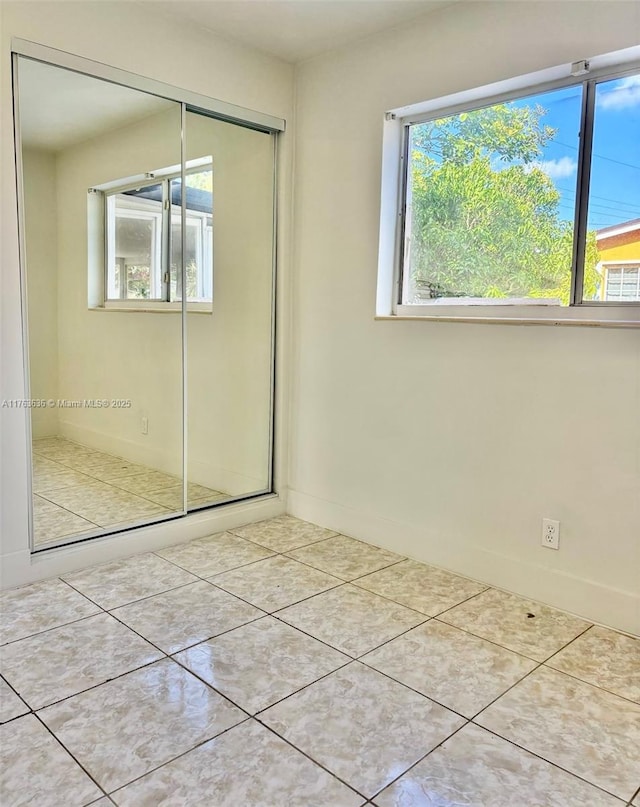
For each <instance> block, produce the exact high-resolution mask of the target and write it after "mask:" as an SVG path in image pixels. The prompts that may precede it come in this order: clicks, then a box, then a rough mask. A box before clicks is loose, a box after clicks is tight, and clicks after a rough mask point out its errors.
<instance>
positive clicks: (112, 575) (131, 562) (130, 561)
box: [64, 553, 197, 610]
mask: <svg viewBox="0 0 640 807" xmlns="http://www.w3.org/2000/svg"><path fill="white" fill-rule="evenodd" d="M64 579H65V580H67V581H68V582H69V584H70V585H72V586H73V587H74V588H77V589H78V590H79V591H81V592H82V593H83V594H86V596H87V597H89V599H91V600H93V601H94V602H96V603H98V605H100V606H101V607H102V608H106V609H107V610H111V609H112V608H117V607H118V606H119V605H127V604H128V603H130V602H135V601H136V600H141V599H142V598H143V597H150V596H151V595H153V594H160V593H161V592H163V591H169V589H172V588H177V587H178V586H182V585H184V584H185V583H195V582H196V579H197V578H195V577H194V576H193V575H192V574H189V573H188V572H186V571H185V570H184V569H179V568H178V567H177V566H175V565H174V564H172V563H169V561H167V560H164V559H163V558H159V557H158V556H157V555H154V554H152V553H149V554H146V555H134V557H132V558H127V559H126V560H117V561H114V562H113V563H105V564H103V565H101V566H90V567H89V568H88V569H82V570H81V571H79V572H71V573H70V574H66V575H65V576H64Z"/></svg>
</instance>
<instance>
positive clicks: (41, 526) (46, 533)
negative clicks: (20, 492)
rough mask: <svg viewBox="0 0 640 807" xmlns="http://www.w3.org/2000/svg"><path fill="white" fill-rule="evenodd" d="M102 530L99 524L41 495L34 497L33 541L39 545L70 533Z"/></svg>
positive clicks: (78, 533)
mask: <svg viewBox="0 0 640 807" xmlns="http://www.w3.org/2000/svg"><path fill="white" fill-rule="evenodd" d="M96 530H100V527H99V526H98V525H97V524H94V523H93V522H92V521H89V520H87V519H85V518H81V517H80V516H78V515H76V514H75V513H72V512H70V511H69V510H65V508H63V507H59V506H58V505H57V504H52V503H51V502H49V501H47V500H46V499H43V498H41V497H40V496H34V497H33V542H34V544H36V545H37V546H41V545H42V544H47V543H50V542H51V541H55V540H58V539H59V538H66V537H68V536H70V535H81V534H82V533H85V532H95V531H96Z"/></svg>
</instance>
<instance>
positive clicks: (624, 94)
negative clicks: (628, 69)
mask: <svg viewBox="0 0 640 807" xmlns="http://www.w3.org/2000/svg"><path fill="white" fill-rule="evenodd" d="M598 106H600V107H602V109H627V108H628V107H633V106H640V76H629V77H628V78H623V79H621V80H620V82H619V83H618V84H617V87H616V88H615V89H612V90H609V91H608V92H603V93H602V95H600V97H599V98H598Z"/></svg>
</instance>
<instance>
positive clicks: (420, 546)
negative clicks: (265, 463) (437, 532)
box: [287, 490, 640, 635]
mask: <svg viewBox="0 0 640 807" xmlns="http://www.w3.org/2000/svg"><path fill="white" fill-rule="evenodd" d="M287 512H289V513H290V514H291V515H293V516H297V517H298V518H302V519H305V520H306V521H312V522H314V523H315V524H319V525H321V526H323V527H327V528H329V529H332V530H336V531H337V532H341V533H344V534H346V535H351V536H353V537H354V538H360V539H361V540H363V541H367V542H368V543H372V544H375V545H377V546H381V547H383V548H384V549H389V550H391V551H393V552H398V553H399V554H402V555H406V556H407V557H410V558H414V559H415V560H419V561H422V562H424V563H430V564H432V565H434V566H440V567H441V568H443V569H447V570H449V571H451V572H454V573H456V574H460V575H464V576H466V577H471V578H473V579H475V580H478V581H480V582H482V583H486V584H487V585H491V586H495V587H496V588H500V589H504V590H505V591H511V592H513V593H514V594H519V595H520V596H523V597H528V598H530V599H533V600H536V601H537V602H541V603H545V604H547V605H551V606H553V607H555V608H561V609H563V610H564V611H569V612H570V613H572V614H575V615H576V616H580V617H582V618H584V619H587V620H589V621H591V622H597V623H599V624H602V625H608V626H610V627H612V628H617V629H618V630H622V631H625V632H627V633H632V634H635V635H638V634H640V595H634V594H632V593H630V592H627V591H621V590H619V589H615V588H611V587H608V586H604V585H602V584H600V583H597V582H595V581H593V580H585V579H583V578H580V577H576V576H574V575H571V574H567V573H566V572H562V571H558V570H555V569H550V568H548V567H545V566H539V565H537V564H533V563H530V562H527V561H524V560H521V559H518V558H514V557H510V556H507V555H503V554H499V553H496V552H493V551H491V550H488V549H485V548H483V547H481V546H478V545H477V544H474V543H473V542H472V541H464V540H461V539H459V538H455V537H451V536H447V539H446V540H442V536H438V537H437V538H436V536H433V535H430V534H429V531H428V530H427V529H418V528H416V527H414V526H412V525H410V524H403V523H401V522H396V521H389V520H387V519H383V518H380V517H379V516H375V515H371V514H369V513H365V512H361V511H358V510H354V509H352V508H349V507H345V506H344V505H341V504H336V503H335V502H328V501H324V500H322V499H318V498H316V497H314V496H309V495H308V494H306V493H300V492H298V491H295V490H289V493H288V507H287ZM390 536H392V538H391V539H390Z"/></svg>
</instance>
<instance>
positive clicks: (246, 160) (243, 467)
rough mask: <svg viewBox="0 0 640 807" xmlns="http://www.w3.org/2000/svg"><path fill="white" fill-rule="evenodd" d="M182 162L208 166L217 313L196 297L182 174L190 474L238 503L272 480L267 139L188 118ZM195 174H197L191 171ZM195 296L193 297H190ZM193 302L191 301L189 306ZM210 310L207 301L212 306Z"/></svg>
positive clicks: (270, 160) (194, 178) (195, 501)
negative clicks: (211, 168) (210, 179)
mask: <svg viewBox="0 0 640 807" xmlns="http://www.w3.org/2000/svg"><path fill="white" fill-rule="evenodd" d="M185 135H186V138H185V139H186V158H187V163H186V164H187V166H197V165H198V164H199V163H205V162H206V159H208V158H207V155H209V154H211V155H212V158H211V159H212V160H213V173H212V177H213V180H212V181H213V200H214V201H213V221H214V224H213V288H212V294H213V314H211V312H209V313H208V314H207V313H206V311H203V310H202V309H203V308H204V307H205V306H206V305H207V303H206V302H205V303H202V302H198V301H199V298H198V297H197V296H195V295H194V291H195V285H196V284H195V280H194V277H195V275H196V272H195V269H194V268H193V267H194V258H193V256H194V255H197V254H198V251H197V250H195V251H194V249H193V246H192V245H193V243H194V239H195V233H196V226H195V224H193V225H190V219H189V217H190V215H191V209H190V208H191V206H192V205H195V203H196V199H195V198H194V201H193V203H191V202H190V201H189V200H190V193H193V190H192V188H191V187H190V182H192V183H193V184H194V185H195V184H196V182H197V183H198V186H199V187H203V188H204V187H205V184H204V181H203V178H202V175H199V174H198V173H197V171H198V169H197V167H196V168H193V169H189V170H188V171H187V174H186V186H187V192H186V199H187V209H186V225H187V226H186V238H185V248H186V252H185V276H186V282H187V287H188V290H189V295H190V296H189V297H188V298H187V299H188V305H187V315H186V316H187V339H186V378H187V424H188V429H187V476H188V480H189V485H188V489H189V491H190V493H191V497H192V498H191V499H190V501H189V509H194V508H198V507H199V506H202V505H203V504H206V503H207V498H206V496H205V500H204V502H203V501H202V499H200V498H198V494H199V493H200V487H199V485H205V486H207V487H209V488H213V489H215V490H219V491H222V492H224V494H221V495H227V496H231V497H234V498H238V497H243V496H246V495H247V494H249V493H251V492H254V491H265V490H267V489H268V488H269V484H270V475H269V468H270V447H271V440H270V438H269V435H270V424H271V405H272V403H271V385H272V378H271V374H272V366H273V365H272V317H273V310H272V308H273V306H272V298H273V238H274V233H273V224H274V217H273V187H274V143H273V135H270V134H265V133H264V132H260V131H255V130H253V129H248V128H244V127H241V126H237V125H234V124H231V123H227V122H224V121H221V120H216V119H214V118H211V117H207V116H206V115H202V114H198V113H196V112H187V114H186V120H185ZM192 171H193V172H194V173H192ZM191 295H194V296H193V297H192V296H191ZM192 300H193V302H192ZM209 308H211V303H209Z"/></svg>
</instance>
